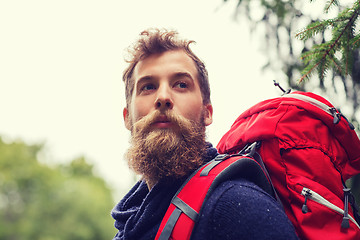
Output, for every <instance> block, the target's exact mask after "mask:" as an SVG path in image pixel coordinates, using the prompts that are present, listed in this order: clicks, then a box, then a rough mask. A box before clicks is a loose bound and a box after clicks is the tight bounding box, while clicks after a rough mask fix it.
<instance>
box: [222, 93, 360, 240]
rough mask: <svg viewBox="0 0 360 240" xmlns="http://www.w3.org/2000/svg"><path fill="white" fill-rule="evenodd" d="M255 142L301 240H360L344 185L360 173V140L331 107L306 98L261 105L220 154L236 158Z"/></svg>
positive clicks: (226, 139)
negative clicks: (233, 154)
mask: <svg viewBox="0 0 360 240" xmlns="http://www.w3.org/2000/svg"><path fill="white" fill-rule="evenodd" d="M254 142H261V146H260V147H259V148H258V149H257V152H258V154H259V155H260V156H261V158H262V160H263V161H264V164H265V166H266V168H267V171H268V172H269V175H270V177H271V180H272V183H273V185H274V187H275V189H276V191H277V193H278V195H279V198H280V200H281V202H282V205H283V206H284V209H285V212H286V214H287V216H288V217H289V219H290V220H291V222H292V223H293V225H294V226H295V229H296V232H297V234H298V236H299V237H300V239H327V240H330V239H360V227H359V219H358V215H357V209H356V206H355V203H354V198H353V197H352V195H351V193H350V189H348V188H347V187H346V185H345V181H346V180H347V179H349V178H350V177H352V176H354V175H355V174H359V173H360V140H359V138H358V136H357V134H356V133H355V131H354V127H353V126H352V124H351V123H350V122H349V121H348V120H347V119H346V118H345V117H344V116H343V115H342V114H341V113H340V112H339V111H338V110H336V109H335V108H334V106H333V105H332V104H330V103H329V102H328V101H327V100H325V99H324V98H322V97H320V96H318V95H315V94H312V93H304V92H294V93H291V94H285V95H283V96H282V97H278V98H274V99H270V100H266V101H263V102H260V103H258V104H256V105H255V106H253V107H251V108H250V109H248V110H247V111H245V112H244V113H242V114H241V115H240V116H239V117H238V118H237V119H236V121H235V122H234V124H233V125H232V126H231V129H230V130H229V131H228V132H227V133H226V134H225V135H224V136H223V137H222V139H221V140H220V142H219V144H218V146H217V148H218V150H219V152H220V153H228V154H231V153H237V152H238V151H240V150H241V149H242V148H244V146H246V145H247V144H251V143H254ZM350 203H352V204H351V205H352V206H353V208H351V207H350V206H349V205H350ZM354 208H355V209H356V210H355V209H354ZM354 213H355V215H354ZM355 218H357V221H356V220H355Z"/></svg>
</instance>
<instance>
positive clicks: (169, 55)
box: [133, 50, 197, 82]
mask: <svg viewBox="0 0 360 240" xmlns="http://www.w3.org/2000/svg"><path fill="white" fill-rule="evenodd" d="M174 72H186V73H188V74H190V75H191V76H192V77H193V78H194V80H195V79H197V68H196V65H195V62H194V61H193V59H192V58H191V57H189V56H188V55H187V53H186V52H185V51H183V50H173V51H167V52H164V53H159V54H152V55H150V56H148V57H146V58H145V59H143V60H141V61H139V62H138V64H137V65H136V66H135V68H134V73H133V77H134V80H135V82H136V81H137V80H138V79H140V78H142V77H145V76H154V75H163V74H164V75H166V74H171V73H174Z"/></svg>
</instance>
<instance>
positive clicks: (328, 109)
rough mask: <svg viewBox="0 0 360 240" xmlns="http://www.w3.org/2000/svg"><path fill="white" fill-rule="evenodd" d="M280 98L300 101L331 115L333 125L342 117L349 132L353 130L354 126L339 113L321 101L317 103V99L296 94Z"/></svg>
mask: <svg viewBox="0 0 360 240" xmlns="http://www.w3.org/2000/svg"><path fill="white" fill-rule="evenodd" d="M282 97H288V98H295V99H299V100H302V101H304V102H308V103H311V104H312V105H314V106H316V107H318V108H320V109H321V110H323V111H325V112H326V113H327V114H329V115H331V116H332V117H333V123H334V124H338V123H339V122H340V120H341V117H342V118H344V119H345V121H346V122H347V123H348V125H349V127H350V129H351V130H354V129H355V127H354V125H353V124H352V123H351V122H350V121H349V120H348V119H347V118H346V117H345V116H344V115H343V114H342V113H341V112H339V111H338V110H337V109H336V108H334V107H330V106H328V105H326V104H325V103H323V102H321V101H319V100H317V99H314V98H312V97H309V96H305V95H302V94H297V93H292V94H286V95H283V96H282Z"/></svg>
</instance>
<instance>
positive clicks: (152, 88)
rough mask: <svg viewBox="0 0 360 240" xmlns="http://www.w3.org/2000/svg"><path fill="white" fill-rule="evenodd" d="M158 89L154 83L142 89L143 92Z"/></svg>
mask: <svg viewBox="0 0 360 240" xmlns="http://www.w3.org/2000/svg"><path fill="white" fill-rule="evenodd" d="M154 89H156V86H155V85H154V84H152V83H148V84H145V85H144V86H142V87H141V89H140V90H141V91H151V90H154Z"/></svg>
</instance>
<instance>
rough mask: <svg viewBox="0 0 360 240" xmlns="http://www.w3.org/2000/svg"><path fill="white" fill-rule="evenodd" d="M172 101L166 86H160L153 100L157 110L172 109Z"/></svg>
mask: <svg viewBox="0 0 360 240" xmlns="http://www.w3.org/2000/svg"><path fill="white" fill-rule="evenodd" d="M173 106H174V103H173V101H172V99H171V92H170V89H169V88H168V87H164V86H163V87H160V88H159V89H158V95H157V98H156V101H155V108H156V109H158V110H168V109H172V108H173Z"/></svg>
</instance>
